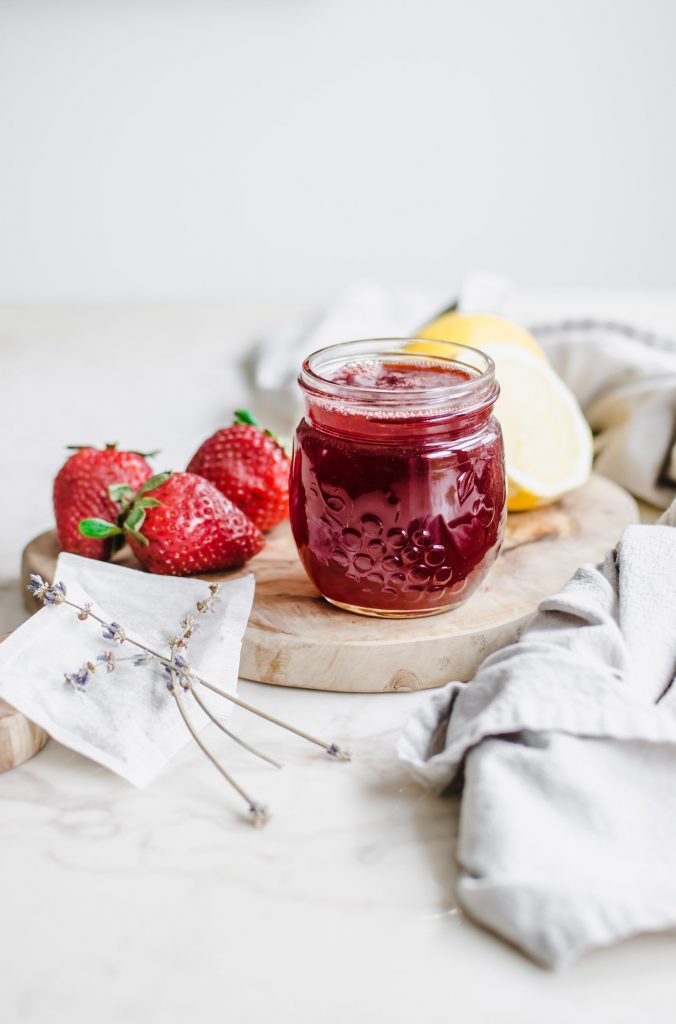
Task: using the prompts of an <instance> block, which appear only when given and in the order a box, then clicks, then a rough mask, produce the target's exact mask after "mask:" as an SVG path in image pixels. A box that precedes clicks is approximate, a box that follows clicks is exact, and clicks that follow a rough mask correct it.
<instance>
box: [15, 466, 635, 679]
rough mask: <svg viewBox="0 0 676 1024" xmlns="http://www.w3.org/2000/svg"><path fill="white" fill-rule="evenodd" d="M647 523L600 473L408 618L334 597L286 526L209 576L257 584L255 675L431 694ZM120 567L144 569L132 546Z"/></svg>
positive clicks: (46, 540) (39, 549)
mask: <svg viewBox="0 0 676 1024" xmlns="http://www.w3.org/2000/svg"><path fill="white" fill-rule="evenodd" d="M637 520H638V509H637V506H636V502H635V501H634V500H633V498H631V497H630V495H628V494H627V493H626V491H624V490H622V488H620V487H618V486H617V485H616V484H614V483H612V482H611V481H609V480H606V479H604V478H603V477H598V476H593V477H592V478H591V479H590V481H589V482H588V483H587V484H586V485H585V486H584V487H582V488H580V489H579V490H578V491H576V492H574V493H573V494H570V495H567V496H566V497H565V498H563V499H562V500H561V501H560V502H557V503H556V504H555V505H552V506H550V507H549V508H544V509H538V510H535V511H533V512H521V513H516V514H513V515H511V516H509V517H508V523H507V534H506V539H505V544H504V547H503V551H502V554H501V555H500V558H499V559H498V561H497V563H496V564H495V566H494V567H493V569H492V570H491V572H490V574H489V576H488V578H487V579H486V580H485V581H484V583H483V585H482V586H481V587H480V589H479V591H478V592H477V593H476V594H474V595H473V597H471V598H470V600H469V601H468V602H467V603H466V604H464V605H461V606H460V607H459V608H456V609H454V610H452V611H449V612H446V613H445V614H441V615H436V616H433V617H431V618H423V619H409V620H407V621H404V622H401V621H400V622H397V621H395V620H391V619H389V620H388V619H373V618H366V617H363V616H360V615H352V614H350V613H348V612H344V611H341V610H339V609H337V608H334V607H333V606H331V605H329V604H328V603H327V602H325V601H324V600H322V598H321V597H320V596H319V594H318V593H317V591H316V590H315V588H314V587H313V586H312V584H311V583H310V581H309V580H308V579H307V577H306V576H305V573H304V571H303V568H302V566H301V564H300V562H299V560H298V557H297V555H296V549H295V547H294V544H293V541H292V539H291V534H290V531H289V528H288V525H286V524H285V525H283V526H280V527H277V529H276V530H274V531H272V532H271V533H270V534H269V535H268V538H267V541H268V542H267V544H266V546H265V549H264V550H263V551H262V552H261V554H260V555H257V556H256V558H254V559H253V560H252V561H251V562H249V563H248V565H247V566H246V567H245V568H244V569H240V570H235V571H232V572H230V573H224V574H216V575H214V576H211V577H207V578H209V579H216V580H227V579H234V578H236V577H237V576H239V575H242V574H244V573H246V572H251V571H253V572H254V574H255V576H256V597H255V601H254V607H253V611H252V613H251V618H250V620H249V625H248V628H247V631H246V635H245V638H244V644H243V649H242V661H241V670H240V674H241V675H242V676H243V677H244V678H245V679H253V680H256V681H259V682H265V683H274V684H278V685H282V686H299V687H305V688H310V689H319V690H336V691H348V692H349V691H352V692H363V693H375V692H388V691H390V692H391V691H398V690H418V689H427V688H429V687H434V686H441V685H443V684H444V683H446V682H448V681H449V680H450V679H469V678H471V676H472V675H473V674H474V672H475V671H476V669H477V667H478V665H479V664H480V662H481V661H482V660H483V659H484V657H486V655H488V654H489V653H491V652H492V651H494V650H496V649H497V648H498V647H501V646H503V645H504V644H506V643H509V642H511V641H512V640H515V639H516V638H517V637H518V636H519V635H520V634H521V632H522V631H523V629H524V628H525V626H526V624H527V623H528V621H529V620H530V619H531V618H532V616H533V615H534V613H535V611H536V609H537V606H538V604H539V603H540V601H541V600H542V599H543V598H544V597H547V596H548V595H549V594H552V593H555V592H556V591H557V590H559V589H560V588H561V587H562V586H563V584H564V583H565V582H566V581H567V580H568V579H569V578H570V576H571V575H572V574H573V573H574V571H575V570H576V569H577V567H578V565H580V564H581V563H583V562H590V561H598V560H599V559H601V558H602V557H603V555H604V554H605V552H606V551H607V550H608V548H610V547H612V546H613V545H614V544H615V543H616V542H617V540H618V539H619V537H620V535H621V533H622V530H623V529H624V527H625V526H627V525H629V524H630V523H634V522H637ZM57 555H58V547H57V543H56V536H55V534H54V533H53V532H52V531H50V532H49V533H46V534H42V535H41V536H40V537H38V538H36V540H35V541H33V542H32V543H31V544H29V545H28V547H27V548H26V550H25V552H24V560H23V573H24V576H25V577H27V576H28V573H29V572H39V573H40V574H41V575H43V576H45V577H46V578H47V579H50V580H51V579H52V578H53V574H54V567H55V563H56V558H57ZM118 560H119V561H120V563H121V564H124V565H135V564H136V563H135V562H134V560H133V556H132V555H131V553H130V552H129V551H128V550H126V551H122V552H120V554H119V556H118ZM26 597H27V607H29V608H30V609H31V610H34V604H33V599H32V598H31V597H30V595H28V594H27V595H26Z"/></svg>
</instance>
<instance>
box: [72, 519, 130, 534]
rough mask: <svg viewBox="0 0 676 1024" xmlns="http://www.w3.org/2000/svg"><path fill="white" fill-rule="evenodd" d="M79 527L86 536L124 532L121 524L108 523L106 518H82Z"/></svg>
mask: <svg viewBox="0 0 676 1024" xmlns="http://www.w3.org/2000/svg"><path fill="white" fill-rule="evenodd" d="M78 529H79V531H80V533H81V534H82V535H83V536H84V537H114V536H115V534H118V533H122V530H121V529H120V527H119V526H115V524H114V523H107V522H106V521H105V519H81V520H80V524H79V526H78Z"/></svg>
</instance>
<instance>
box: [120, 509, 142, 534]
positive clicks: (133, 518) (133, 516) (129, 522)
mask: <svg viewBox="0 0 676 1024" xmlns="http://www.w3.org/2000/svg"><path fill="white" fill-rule="evenodd" d="M145 518H146V510H145V509H144V508H141V505H140V503H139V504H138V505H134V507H133V509H132V510H131V512H130V513H129V515H128V516H127V518H126V519H125V521H124V524H123V525H124V528H125V530H127V531H128V532H129V533H134V534H135V533H137V532H138V531H139V529H140V528H141V527H142V526H143V524H144V522H145Z"/></svg>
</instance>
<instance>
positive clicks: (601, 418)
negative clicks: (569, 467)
mask: <svg viewBox="0 0 676 1024" xmlns="http://www.w3.org/2000/svg"><path fill="white" fill-rule="evenodd" d="M512 294H513V288H512V286H511V284H510V283H509V282H508V281H507V280H505V279H503V278H500V277H496V276H493V275H487V274H469V275H468V276H467V278H466V279H465V281H464V282H463V284H462V287H461V289H460V297H459V300H458V306H459V308H460V309H461V310H463V311H482V312H495V313H506V314H508V313H509V308H510V301H511V298H510V296H511V295H512ZM448 304H449V303H448V296H445V297H444V296H441V295H439V294H437V295H434V294H431V293H428V292H424V291H415V290H407V291H400V292H396V293H395V292H389V291H388V290H387V289H384V288H380V287H378V286H375V285H357V286H354V287H352V288H350V289H348V290H347V291H346V292H345V293H344V294H343V295H341V296H339V297H338V298H337V299H336V300H335V301H334V302H333V303H331V304H330V305H329V307H328V308H327V309H326V310H324V311H323V312H322V313H320V314H318V315H316V316H314V317H312V318H310V320H308V321H307V322H306V323H304V324H300V325H295V326H294V325H291V326H288V327H286V328H285V329H283V330H282V331H276V332H273V333H272V334H270V335H267V336H266V337H264V338H263V339H261V341H260V342H259V344H258V347H257V348H256V349H255V351H254V358H253V365H252V367H251V370H252V384H253V387H254V390H255V391H256V392H257V395H256V397H257V399H258V401H259V402H260V403H261V404H262V405H264V406H265V414H266V417H268V418H270V419H272V420H273V421H274V426H275V427H276V428H277V429H278V430H279V431H280V432H287V433H288V432H290V431H291V430H292V429H293V428H294V426H295V423H296V421H297V420H298V417H299V413H300V410H301V401H300V393H299V391H298V386H297V383H296V380H297V377H298V371H299V370H300V366H301V364H302V362H303V359H304V358H305V357H306V356H307V355H309V353H310V352H313V351H315V350H316V349H318V348H322V347H323V346H324V345H330V344H335V343H337V342H340V341H351V340H356V339H359V338H369V337H371V338H378V337H380V338H383V337H408V336H412V335H415V333H416V331H417V330H418V329H419V328H420V325H421V324H424V323H426V322H428V321H429V320H430V319H431V318H432V317H433V316H435V315H436V314H437V313H438V312H440V311H441V310H442V309H443V308H444V307H445V306H448ZM532 329H533V332H534V334H535V336H536V337H537V339H538V341H539V342H540V344H541V345H542V346H543V348H544V349H545V351H546V352H547V355H548V357H549V359H550V360H551V362H552V364H553V366H554V368H555V369H556V371H557V372H558V373H559V374H560V376H561V377H562V378H563V380H564V381H566V383H567V384H568V386H569V387H570V388H571V390H572V391H573V393H574V394H575V395H576V397H577V399H578V401H579V402H580V404H581V406H582V408H583V410H584V412H585V414H586V416H587V418H588V420H589V422H590V424H591V426H592V429H593V430H594V432H595V434H596V451H597V458H596V470H597V471H598V472H600V473H603V474H604V475H605V476H608V477H611V478H612V479H613V480H616V481H617V482H618V483H620V484H622V485H623V486H624V487H626V488H627V489H628V490H630V491H632V492H633V493H634V494H635V495H637V497H639V498H641V499H642V500H644V501H647V502H649V503H651V504H654V505H658V506H660V507H663V508H664V507H666V506H667V505H668V504H669V503H670V502H671V500H672V499H673V498H674V496H675V495H676V341H672V340H670V339H668V338H661V337H658V336H657V335H653V334H648V333H646V332H642V331H638V330H635V329H633V328H631V327H627V326H624V325H621V324H610V323H608V324H604V323H600V322H597V321H575V322H570V323H562V324H553V325H544V326H535V327H533V328H532Z"/></svg>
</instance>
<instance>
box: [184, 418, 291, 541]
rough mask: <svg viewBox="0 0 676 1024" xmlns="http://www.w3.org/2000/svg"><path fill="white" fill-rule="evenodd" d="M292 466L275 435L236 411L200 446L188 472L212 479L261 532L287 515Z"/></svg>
mask: <svg viewBox="0 0 676 1024" xmlns="http://www.w3.org/2000/svg"><path fill="white" fill-rule="evenodd" d="M290 468H291V463H290V460H289V457H288V455H287V454H286V452H285V451H284V449H283V448H282V446H281V444H280V443H279V442H278V441H277V439H276V438H275V437H273V435H272V434H270V433H269V432H268V431H265V430H263V429H262V428H261V427H259V426H258V424H257V423H256V421H255V420H254V419H252V417H251V416H250V415H249V413H248V412H244V411H240V412H236V413H235V423H234V424H233V426H231V427H225V428H224V429H223V430H217V431H216V433H215V434H213V435H212V436H211V437H210V438H208V440H206V441H205V442H204V444H203V445H202V446H201V447H200V448H198V450H197V451H196V452H195V454H194V455H193V457H192V459H191V460H190V464H189V466H188V472H189V473H198V474H199V475H200V476H203V477H205V478H206V479H207V480H210V481H211V483H212V484H213V485H214V486H215V487H218V489H219V491H220V492H221V493H222V494H224V495H225V496H226V498H229V499H230V501H233V502H234V503H235V505H237V507H238V508H241V509H242V511H243V512H245V513H246V515H248V517H249V519H251V521H252V522H254V523H255V524H256V526H257V527H258V529H259V530H269V529H271V527H273V526H276V524H277V523H281V521H282V520H283V519H286V518H287V516H288V514H289V470H290Z"/></svg>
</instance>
